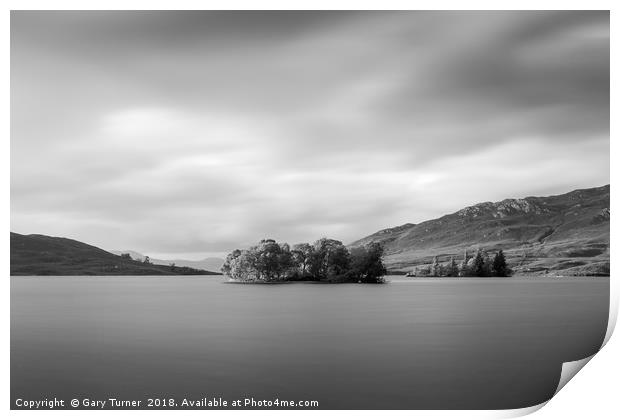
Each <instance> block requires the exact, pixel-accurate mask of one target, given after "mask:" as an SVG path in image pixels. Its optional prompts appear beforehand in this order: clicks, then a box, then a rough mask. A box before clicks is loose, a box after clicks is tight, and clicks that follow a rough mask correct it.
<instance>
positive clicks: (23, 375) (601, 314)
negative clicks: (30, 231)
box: [11, 276, 609, 409]
mask: <svg viewBox="0 0 620 420" xmlns="http://www.w3.org/2000/svg"><path fill="white" fill-rule="evenodd" d="M390 280H391V281H390V283H388V284H385V285H362V284H344V285H320V284H288V285H239V284H225V283H224V281H225V278H223V277H219V276H218V277H210V276H204V277H203V276H195V277H194V276H188V277H182V276H179V277H150V276H149V277H12V278H11V400H12V401H11V404H12V405H14V402H15V399H16V398H24V399H44V398H53V397H58V398H64V399H68V400H70V399H71V398H80V399H81V398H93V399H106V398H110V397H111V398H120V399H130V398H135V399H143V400H146V398H176V399H182V398H193V399H199V398H203V397H207V398H212V397H222V398H224V399H228V400H236V399H243V398H246V397H248V398H249V397H254V398H255V399H274V398H280V399H286V400H301V399H303V400H317V401H319V408H324V409H327V408H330V409H338V408H347V409H363V408H385V409H433V408H443V409H469V408H472V409H473V408H475V409H504V408H506V409H507V408H520V407H526V406H531V405H534V404H538V403H540V402H543V401H545V400H547V399H549V398H550V397H551V396H552V395H553V393H554V391H555V389H556V386H557V384H558V381H559V378H560V371H561V366H562V362H565V361H570V360H576V359H581V358H584V357H587V356H589V355H591V354H593V353H594V352H596V351H597V350H598V349H599V347H600V345H601V344H602V341H603V338H604V335H605V330H606V326H607V318H608V310H609V279H608V278H605V279H601V278H557V279H552V278H510V279H407V278H404V277H396V276H391V277H390Z"/></svg>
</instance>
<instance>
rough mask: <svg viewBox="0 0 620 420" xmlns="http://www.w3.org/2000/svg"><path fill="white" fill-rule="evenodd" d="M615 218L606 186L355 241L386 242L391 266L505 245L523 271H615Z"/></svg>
mask: <svg viewBox="0 0 620 420" xmlns="http://www.w3.org/2000/svg"><path fill="white" fill-rule="evenodd" d="M609 217H610V213H609V185H605V186H603V187H598V188H589V189H583V190H575V191H572V192H569V193H566V194H562V195H555V196H550V197H526V198H522V199H506V200H503V201H499V202H496V203H491V202H486V203H480V204H476V205H474V206H470V207H466V208H464V209H462V210H459V211H457V212H456V213H452V214H448V215H445V216H443V217H440V218H438V219H433V220H428V221H425V222H422V223H419V224H415V225H414V224H406V225H402V226H398V227H394V228H390V229H384V230H381V231H379V232H377V233H374V234H372V235H370V236H367V237H365V238H363V239H360V240H358V241H356V242H354V243H352V244H351V245H352V246H359V245H364V244H366V243H369V242H371V241H377V242H381V243H382V244H383V245H384V247H385V249H386V257H385V262H386V265H387V266H388V269H389V270H392V271H409V270H411V269H413V268H414V267H416V266H420V265H424V264H429V263H430V262H431V260H432V258H433V257H434V256H438V257H439V261H447V260H448V259H449V258H450V257H451V256H454V257H455V258H456V259H457V261H461V260H462V258H463V252H464V251H465V250H469V251H470V253H471V252H472V251H473V250H474V249H475V248H478V247H482V248H484V249H485V250H487V251H494V250H497V249H500V248H501V249H503V250H504V251H505V252H506V255H507V257H508V261H509V263H510V264H511V266H512V267H513V268H514V269H516V270H517V272H519V273H522V274H549V275H609ZM470 255H471V254H470Z"/></svg>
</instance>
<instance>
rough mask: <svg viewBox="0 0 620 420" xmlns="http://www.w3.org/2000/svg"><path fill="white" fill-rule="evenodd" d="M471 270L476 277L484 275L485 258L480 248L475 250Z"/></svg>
mask: <svg viewBox="0 0 620 420" xmlns="http://www.w3.org/2000/svg"><path fill="white" fill-rule="evenodd" d="M472 272H473V274H474V275H475V276H477V277H485V276H486V271H485V260H484V255H483V254H482V250H480V249H478V250H477V251H476V255H474V262H473V265H472Z"/></svg>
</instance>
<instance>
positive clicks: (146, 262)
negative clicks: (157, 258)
mask: <svg viewBox="0 0 620 420" xmlns="http://www.w3.org/2000/svg"><path fill="white" fill-rule="evenodd" d="M143 262H144V264H150V263H151V259H150V258H149V256H148V255H147V256H146V257H144V261H143Z"/></svg>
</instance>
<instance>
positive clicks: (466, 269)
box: [459, 250, 469, 277]
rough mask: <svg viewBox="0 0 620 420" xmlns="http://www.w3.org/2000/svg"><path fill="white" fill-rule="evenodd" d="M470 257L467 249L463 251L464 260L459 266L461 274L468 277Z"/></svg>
mask: <svg viewBox="0 0 620 420" xmlns="http://www.w3.org/2000/svg"><path fill="white" fill-rule="evenodd" d="M468 262H469V258H468V257H467V250H465V251H464V252H463V261H461V265H460V266H459V276H461V277H467V276H468V275H469V266H468V264H467V263H468Z"/></svg>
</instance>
